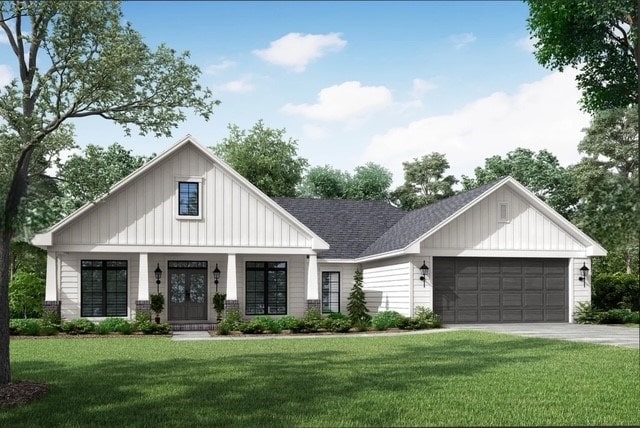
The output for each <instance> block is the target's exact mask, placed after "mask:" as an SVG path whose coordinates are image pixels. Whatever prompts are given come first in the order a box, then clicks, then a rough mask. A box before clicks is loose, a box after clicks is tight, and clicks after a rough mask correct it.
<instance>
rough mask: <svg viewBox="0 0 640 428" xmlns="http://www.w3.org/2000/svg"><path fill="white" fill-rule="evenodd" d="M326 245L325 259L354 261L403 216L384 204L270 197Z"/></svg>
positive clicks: (382, 202)
mask: <svg viewBox="0 0 640 428" xmlns="http://www.w3.org/2000/svg"><path fill="white" fill-rule="evenodd" d="M273 200H274V201H275V202H276V203H277V204H278V205H280V206H282V207H283V208H284V209H285V210H287V211H288V212H289V213H291V214H292V215H294V216H295V217H296V218H298V220H300V221H301V222H303V223H304V224H306V225H307V226H309V227H310V228H311V230H313V231H314V232H315V233H317V234H318V235H320V236H321V237H322V238H323V239H324V240H325V241H327V242H328V243H329V245H330V248H329V250H327V251H323V252H322V253H321V256H322V258H325V259H355V258H357V257H359V256H360V254H361V253H362V252H363V251H364V250H366V249H367V247H369V246H370V245H371V244H372V243H373V242H375V241H376V240H377V239H378V238H379V237H380V236H381V235H383V234H384V233H385V232H386V231H388V230H389V229H390V228H391V227H392V226H393V225H394V224H396V223H397V222H398V221H399V220H400V219H401V218H403V217H404V216H405V215H406V212H405V211H402V210H400V209H399V208H396V207H394V206H393V205H391V204H389V203H388V202H384V201H354V200H347V199H305V198H273Z"/></svg>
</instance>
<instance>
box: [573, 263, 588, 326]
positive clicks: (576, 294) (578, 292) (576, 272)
mask: <svg viewBox="0 0 640 428" xmlns="http://www.w3.org/2000/svg"><path fill="white" fill-rule="evenodd" d="M569 263H570V266H569V267H570V270H571V271H570V272H569V288H570V289H571V290H569V308H570V314H569V320H570V321H571V322H573V313H574V312H575V310H576V309H578V305H579V304H580V303H582V302H586V303H590V302H591V272H592V271H591V259H589V258H584V259H571V260H570V261H569ZM583 263H584V264H585V265H586V266H587V267H588V268H589V273H588V274H587V278H586V281H580V280H579V279H578V278H580V275H581V273H580V268H581V267H582V266H583ZM572 300H573V301H572Z"/></svg>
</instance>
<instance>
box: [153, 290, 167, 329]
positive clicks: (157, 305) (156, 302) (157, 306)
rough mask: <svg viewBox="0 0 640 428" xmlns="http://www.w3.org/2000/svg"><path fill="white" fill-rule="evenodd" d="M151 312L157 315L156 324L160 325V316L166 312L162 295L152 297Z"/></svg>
mask: <svg viewBox="0 0 640 428" xmlns="http://www.w3.org/2000/svg"><path fill="white" fill-rule="evenodd" d="M151 310H152V311H153V312H154V313H155V314H156V324H160V314H161V313H162V311H163V310H164V295H163V294H162V293H158V294H152V295H151Z"/></svg>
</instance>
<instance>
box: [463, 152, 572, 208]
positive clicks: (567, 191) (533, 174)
mask: <svg viewBox="0 0 640 428" xmlns="http://www.w3.org/2000/svg"><path fill="white" fill-rule="evenodd" d="M474 173H475V177H474V178H471V177H467V176H465V175H463V176H462V186H463V188H464V190H471V189H473V188H475V187H478V186H481V185H483V184H487V183H490V182H492V181H495V180H498V179H500V178H502V177H506V176H508V175H510V176H512V177H513V178H515V179H516V180H518V181H519V182H520V183H522V184H523V185H525V186H526V187H527V188H529V189H530V190H531V191H532V192H533V193H535V194H536V196H537V197H539V198H540V199H542V200H543V201H545V202H546V203H548V204H549V205H551V206H552V207H553V208H554V209H555V210H556V211H558V212H559V213H560V214H562V215H563V216H564V217H566V218H570V217H571V214H572V213H573V212H574V210H575V207H576V204H577V203H578V196H577V194H576V189H575V186H574V184H573V179H572V178H573V177H572V175H571V174H570V173H569V171H568V170H567V169H566V168H564V167H562V166H561V165H560V162H558V158H557V157H555V155H553V154H552V153H551V152H549V151H547V150H540V151H539V152H537V153H536V152H534V151H532V150H529V149H525V148H522V147H518V148H517V149H515V150H513V151H511V152H509V153H507V155H506V156H505V157H504V158H503V157H501V156H499V155H496V156H492V157H490V158H487V159H485V161H484V167H477V168H476V169H475V170H474Z"/></svg>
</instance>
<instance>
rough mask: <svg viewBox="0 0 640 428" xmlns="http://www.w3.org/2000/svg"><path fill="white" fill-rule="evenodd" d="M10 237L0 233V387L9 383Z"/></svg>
mask: <svg viewBox="0 0 640 428" xmlns="http://www.w3.org/2000/svg"><path fill="white" fill-rule="evenodd" d="M10 244H11V237H10V236H7V234H6V233H2V232H0V385H6V384H8V383H9V382H11V364H10V362H9V247H10Z"/></svg>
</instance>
